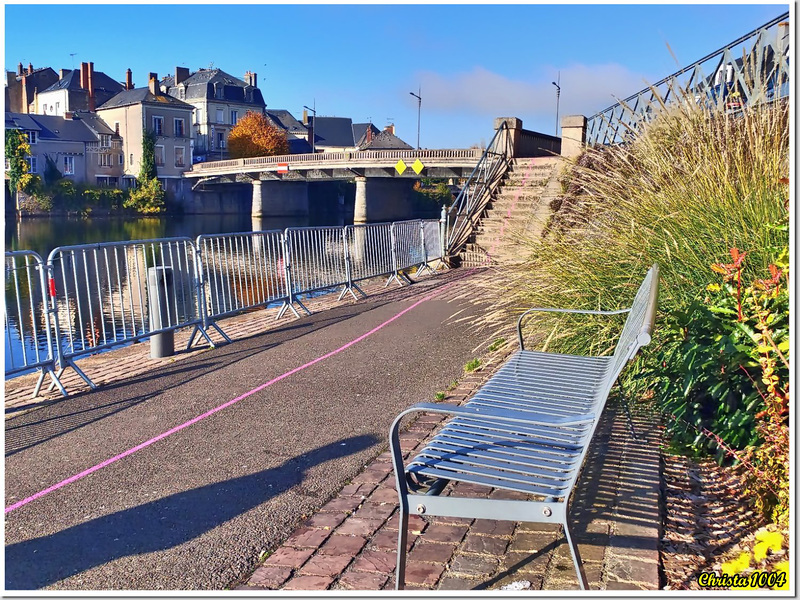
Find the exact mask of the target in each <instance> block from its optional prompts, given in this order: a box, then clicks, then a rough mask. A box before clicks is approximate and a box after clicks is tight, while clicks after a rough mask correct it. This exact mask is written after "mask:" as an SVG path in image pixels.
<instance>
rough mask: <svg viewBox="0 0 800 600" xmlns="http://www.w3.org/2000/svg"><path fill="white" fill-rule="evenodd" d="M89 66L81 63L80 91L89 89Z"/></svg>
mask: <svg viewBox="0 0 800 600" xmlns="http://www.w3.org/2000/svg"><path fill="white" fill-rule="evenodd" d="M88 80H89V65H88V63H85V62H82V63H81V89H82V90H86V89H88V88H89V81H88Z"/></svg>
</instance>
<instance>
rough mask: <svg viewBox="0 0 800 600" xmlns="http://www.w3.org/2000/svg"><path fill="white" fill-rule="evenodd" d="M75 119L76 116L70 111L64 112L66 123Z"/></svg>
mask: <svg viewBox="0 0 800 600" xmlns="http://www.w3.org/2000/svg"><path fill="white" fill-rule="evenodd" d="M74 117H75V115H74V114H73V113H72V111H69V110H65V111H64V120H65V121H71V120H72V119H73V118H74Z"/></svg>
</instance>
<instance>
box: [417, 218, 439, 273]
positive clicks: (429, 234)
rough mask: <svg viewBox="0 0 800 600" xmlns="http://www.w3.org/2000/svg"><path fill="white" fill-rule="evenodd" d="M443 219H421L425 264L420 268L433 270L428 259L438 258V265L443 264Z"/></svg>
mask: <svg viewBox="0 0 800 600" xmlns="http://www.w3.org/2000/svg"><path fill="white" fill-rule="evenodd" d="M443 230H444V219H442V220H441V221H433V220H426V221H422V247H423V251H424V255H423V256H424V260H425V264H423V265H422V267H421V269H420V270H423V269H427V270H429V271H431V272H433V270H434V269H433V268H432V267H431V265H430V261H432V260H438V261H439V265H437V267H438V266H441V265H444V236H443V233H444V231H443Z"/></svg>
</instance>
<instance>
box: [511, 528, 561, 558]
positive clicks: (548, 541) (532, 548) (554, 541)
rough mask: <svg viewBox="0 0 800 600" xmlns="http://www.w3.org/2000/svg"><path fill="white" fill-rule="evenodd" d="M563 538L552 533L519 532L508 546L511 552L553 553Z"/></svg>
mask: <svg viewBox="0 0 800 600" xmlns="http://www.w3.org/2000/svg"><path fill="white" fill-rule="evenodd" d="M560 541H561V538H559V537H558V536H557V535H554V534H552V533H540V532H521V533H520V532H518V533H516V534H514V537H513V538H512V539H511V543H510V544H509V546H508V551H509V552H528V553H533V552H551V551H552V550H555V548H556V547H557V545H558V544H559V543H560Z"/></svg>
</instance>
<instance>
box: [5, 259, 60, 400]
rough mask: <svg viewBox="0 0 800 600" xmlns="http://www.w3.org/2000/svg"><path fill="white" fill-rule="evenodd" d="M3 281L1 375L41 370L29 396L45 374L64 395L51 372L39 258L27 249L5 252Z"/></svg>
mask: <svg viewBox="0 0 800 600" xmlns="http://www.w3.org/2000/svg"><path fill="white" fill-rule="evenodd" d="M5 281H6V286H5V287H6V289H5V294H6V297H5V303H4V307H5V311H4V312H5V321H4V323H5V330H6V331H5V337H6V340H5V376H6V377H8V376H10V375H17V374H20V373H24V372H26V371H32V370H34V369H41V373H40V374H39V380H38V381H37V382H36V387H35V388H34V391H33V397H36V396H37V395H38V394H39V390H40V389H41V387H42V383H43V382H44V378H45V376H46V375H47V374H49V375H50V378H51V379H52V381H53V383H54V384H55V385H56V386H58V389H59V390H60V391H61V393H62V394H63V395H64V396H66V395H67V391H66V390H65V389H64V386H63V385H62V384H61V382H60V381H58V378H57V377H56V376H55V371H54V369H55V362H56V357H55V352H54V348H53V337H52V329H51V326H50V313H49V311H48V302H47V280H46V278H45V266H44V261H43V260H42V257H41V256H39V255H38V254H37V253H36V252H31V251H29V250H19V251H13V252H6V270H5Z"/></svg>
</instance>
